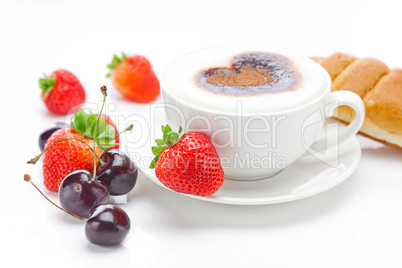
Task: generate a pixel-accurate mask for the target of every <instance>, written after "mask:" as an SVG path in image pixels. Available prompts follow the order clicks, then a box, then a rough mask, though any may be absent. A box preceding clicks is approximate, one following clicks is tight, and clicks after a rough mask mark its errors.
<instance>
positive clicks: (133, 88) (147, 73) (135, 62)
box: [107, 53, 160, 103]
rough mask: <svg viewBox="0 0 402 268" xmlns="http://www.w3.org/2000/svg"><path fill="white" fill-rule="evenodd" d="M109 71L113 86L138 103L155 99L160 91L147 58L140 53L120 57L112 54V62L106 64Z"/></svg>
mask: <svg viewBox="0 0 402 268" xmlns="http://www.w3.org/2000/svg"><path fill="white" fill-rule="evenodd" d="M107 67H108V68H109V69H110V70H111V73H109V74H108V75H107V77H111V78H112V83H113V86H114V88H115V89H116V90H117V91H119V92H120V93H121V94H122V95H123V96H124V97H126V98H128V99H130V100H132V101H135V102H140V103H148V102H151V101H153V100H155V99H156V98H157V97H158V96H159V93H160V85H159V80H158V78H157V77H156V75H155V73H154V71H153V69H152V65H151V63H150V62H149V60H148V59H147V58H146V57H144V56H141V55H133V56H130V57H128V56H126V54H124V53H122V56H121V57H118V56H116V55H114V56H113V60H112V63H111V64H109V65H107Z"/></svg>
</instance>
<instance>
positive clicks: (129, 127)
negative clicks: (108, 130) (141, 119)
mask: <svg viewBox="0 0 402 268" xmlns="http://www.w3.org/2000/svg"><path fill="white" fill-rule="evenodd" d="M132 129H133V124H131V125H129V126H128V127H127V128H126V129H125V130H123V131H121V132H119V133H117V135H116V136H115V138H117V137H118V136H120V134H123V133H124V132H126V131H130V130H132Z"/></svg>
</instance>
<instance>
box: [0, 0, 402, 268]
mask: <svg viewBox="0 0 402 268" xmlns="http://www.w3.org/2000/svg"><path fill="white" fill-rule="evenodd" d="M397 2H398V1H350V0H348V1H309V0H305V1H285V0H282V1H256V0H247V1H218V0H215V1H212V0H203V1H179V0H175V1H162V0H161V1H156V0H148V1H145V0H144V1H89V0H87V1H82V0H81V1H78V0H72V1H50V0H48V1H4V0H2V1H0V48H1V49H0V61H1V62H0V78H1V80H0V87H1V97H0V100H1V105H0V109H1V115H2V119H3V120H2V127H1V140H2V148H3V151H2V153H1V169H2V171H1V181H2V194H1V195H0V198H1V204H2V212H1V244H2V248H3V249H2V252H1V254H0V256H1V257H0V263H1V265H0V266H2V267H24V266H25V267H26V266H28V265H29V266H33V267H39V265H40V266H41V267H84V266H85V267H95V265H97V266H96V267H206V266H208V267H299V268H300V267H309V268H311V267H326V268H335V267H364V266H368V265H370V266H373V267H379V266H381V267H401V266H402V259H401V257H400V253H401V249H402V243H401V241H402V228H401V226H402V205H401V204H402V194H401V192H402V175H401V174H402V165H401V160H402V152H401V151H398V150H395V149H391V148H387V147H383V146H377V145H378V144H376V143H374V142H370V141H367V140H361V141H362V142H365V143H366V145H368V147H366V145H365V146H364V149H363V151H362V159H361V162H360V165H359V167H358V169H357V170H356V172H355V173H354V174H353V175H352V176H351V177H350V178H349V179H348V180H346V181H345V182H344V183H342V184H341V185H339V186H337V187H335V188H333V189H331V190H329V191H327V192H325V193H322V194H319V195H316V196H314V197H310V198H307V199H303V200H299V201H294V202H289V203H283V204H277V205H264V206H231V205H222V204H214V203H208V202H203V201H199V200H194V199H190V198H187V197H184V196H179V195H177V194H174V193H172V192H169V191H167V190H165V189H162V188H160V187H159V186H157V185H155V184H153V183H152V182H150V181H148V180H146V179H145V178H143V177H141V176H140V177H139V180H138V184H137V186H136V188H135V189H134V190H133V191H132V192H131V193H130V194H129V195H128V197H127V204H124V205H122V206H123V208H124V209H125V210H126V211H127V212H128V213H129V215H130V218H131V221H132V230H131V233H130V235H129V237H128V239H127V240H126V241H125V242H124V243H123V244H122V245H121V246H118V247H113V248H101V247H97V246H94V245H91V244H90V243H89V242H88V241H87V240H86V238H85V235H84V224H83V223H82V222H80V221H78V220H75V219H73V218H71V217H70V216H68V215H66V214H63V213H62V212H61V211H59V210H57V209H56V208H54V207H52V206H51V205H50V204H49V203H47V201H46V200H44V199H43V198H42V197H41V196H40V195H39V194H38V193H37V192H36V191H35V190H34V189H33V188H32V187H31V186H30V185H29V184H27V183H25V182H23V179H22V178H23V174H24V173H27V172H28V173H30V174H31V175H32V177H33V179H34V181H35V182H36V183H37V184H38V185H39V186H40V187H41V188H42V189H43V188H44V187H43V185H42V179H43V178H42V175H41V168H40V164H38V165H37V166H28V165H26V164H25V163H26V161H27V160H29V159H30V158H32V157H33V156H35V155H36V154H38V153H39V148H38V145H37V138H38V135H39V134H40V133H41V131H42V130H43V129H44V128H45V127H46V126H48V125H49V124H50V123H51V122H55V121H63V120H65V117H63V116H62V117H59V116H54V115H52V114H50V113H49V112H47V110H46V108H45V106H44V105H43V103H42V101H41V100H40V97H39V96H40V90H39V87H38V79H39V77H41V75H42V73H43V72H45V73H50V72H52V71H53V70H54V69H56V68H65V69H69V70H71V71H72V72H73V73H75V74H76V75H77V76H78V78H79V79H80V81H81V82H82V84H83V86H84V87H85V89H86V92H87V101H88V102H89V103H97V102H98V101H99V100H100V99H101V96H100V93H99V90H98V89H99V87H100V86H101V85H103V84H106V85H107V86H109V88H110V90H109V91H110V94H109V95H110V96H109V98H108V102H109V103H114V104H116V105H117V109H116V111H115V112H116V114H121V115H126V116H127V115H132V114H146V113H147V112H148V110H149V109H148V106H147V105H139V104H135V103H132V102H129V101H127V100H125V99H123V98H122V97H121V96H120V95H119V94H118V93H117V92H116V91H114V90H112V87H111V85H110V82H109V80H107V79H106V78H105V74H106V73H107V69H106V67H105V66H106V64H108V63H109V61H110V60H111V57H112V55H113V54H114V53H120V52H121V51H124V52H126V53H128V54H136V53H140V54H143V55H145V56H147V57H148V58H149V59H150V61H151V62H152V64H153V66H154V69H155V72H156V74H157V75H158V76H159V77H160V76H161V75H162V73H163V71H164V69H165V67H166V65H167V64H168V63H169V62H170V61H172V60H173V59H174V58H175V57H177V56H179V55H181V54H183V53H185V52H188V51H191V50H195V49H198V48H202V47H207V46H213V45H225V44H243V43H253V44H254V43H267V44H270V45H272V46H278V47H281V48H285V49H289V50H293V51H295V52H297V53H299V54H302V55H305V56H328V55H330V54H332V53H334V52H337V51H343V52H346V53H349V54H352V55H355V56H358V57H375V58H378V59H380V60H382V61H384V62H385V63H386V64H388V66H390V67H391V68H395V67H398V66H399V67H402V54H401V47H402V40H401V37H400V31H401V25H402V16H401V7H400V6H398V5H396V3H397ZM123 127H124V126H123ZM121 128H122V127H121ZM47 194H49V196H50V197H51V198H53V199H54V200H57V196H56V195H55V194H53V193H49V192H47Z"/></svg>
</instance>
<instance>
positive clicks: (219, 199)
mask: <svg viewBox="0 0 402 268" xmlns="http://www.w3.org/2000/svg"><path fill="white" fill-rule="evenodd" d="M348 142H353V143H354V145H356V150H355V151H354V154H355V155H356V156H355V157H354V159H353V161H354V162H353V163H351V164H350V165H348V168H347V169H345V170H344V171H343V172H342V173H341V174H339V176H337V177H336V179H335V180H332V181H330V182H328V183H326V184H324V186H321V187H313V190H309V191H302V192H300V193H293V194H287V195H279V196H275V197H272V196H271V197H255V198H253V197H233V196H219V195H215V194H216V193H215V194H213V195H210V196H206V197H202V196H196V195H191V194H184V193H179V192H175V191H173V190H171V189H169V188H167V187H166V186H164V185H163V184H162V183H161V182H160V181H159V180H158V179H157V178H156V176H155V175H154V174H152V173H151V169H149V168H139V171H140V172H141V173H142V174H144V176H145V177H146V178H147V179H149V180H151V181H152V182H153V183H155V184H157V185H159V186H161V187H163V188H165V189H167V190H169V191H171V192H174V193H176V194H179V195H182V196H186V197H189V198H193V199H198V200H202V201H207V202H213V203H220V204H229V205H246V206H247V205H269V204H278V203H285V202H291V201H296V200H300V199H304V198H308V197H311V196H314V195H317V194H320V193H323V192H325V191H328V190H329V189H331V188H333V187H335V186H337V185H339V184H340V183H342V182H343V181H345V180H346V179H347V178H349V177H350V176H351V175H352V174H353V172H354V171H355V170H356V169H357V167H358V165H359V162H360V159H361V146H360V144H359V141H358V139H357V137H356V135H355V136H353V137H351V138H349V139H348V140H346V141H345V142H344V143H348ZM302 158H304V157H301V158H300V159H302ZM298 161H299V160H298ZM317 161H318V160H317ZM296 162H297V161H296ZM291 167H292V165H291V166H289V167H288V168H291ZM279 174H281V172H280V173H278V174H276V175H274V176H272V177H269V178H266V179H271V178H274V177H276V176H278V175H279ZM263 180H264V179H263ZM231 182H232V183H247V182H249V181H235V180H231ZM218 192H219V190H218ZM218 192H217V193H218Z"/></svg>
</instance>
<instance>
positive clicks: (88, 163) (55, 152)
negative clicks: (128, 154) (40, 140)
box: [43, 109, 116, 191]
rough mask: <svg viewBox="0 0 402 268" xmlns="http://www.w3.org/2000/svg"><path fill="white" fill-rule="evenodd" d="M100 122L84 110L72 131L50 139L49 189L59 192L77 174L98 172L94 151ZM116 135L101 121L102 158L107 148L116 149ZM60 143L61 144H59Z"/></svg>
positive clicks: (99, 152)
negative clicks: (61, 185) (66, 179)
mask: <svg viewBox="0 0 402 268" xmlns="http://www.w3.org/2000/svg"><path fill="white" fill-rule="evenodd" d="M96 122H97V115H96V114H86V113H85V112H84V111H83V110H82V109H80V110H79V111H78V112H77V113H76V114H75V115H74V117H73V119H72V121H71V127H72V128H66V129H60V130H58V131H56V132H54V133H53V134H52V135H51V136H50V138H49V139H48V141H47V142H46V145H45V151H44V158H43V177H44V184H45V186H46V188H47V189H49V190H51V191H57V190H58V188H59V185H60V183H61V182H62V180H63V179H64V177H65V176H67V175H68V174H70V173H71V172H73V171H75V170H79V169H85V170H88V171H92V170H93V169H94V154H93V150H92V149H91V148H93V137H94V135H95V127H96ZM115 133H116V130H115V128H114V127H113V126H112V125H110V124H107V123H106V119H105V118H104V117H101V118H100V119H99V123H98V128H97V132H96V135H95V136H96V138H95V140H96V145H97V146H96V154H97V155H98V156H99V157H100V156H101V155H102V153H103V151H104V148H110V147H113V146H116V143H115ZM63 139H68V140H63ZM60 140H63V141H60ZM57 141H60V142H58V143H56V142H57ZM81 141H83V142H85V143H86V144H85V143H83V142H81ZM97 163H98V160H96V164H97Z"/></svg>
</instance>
